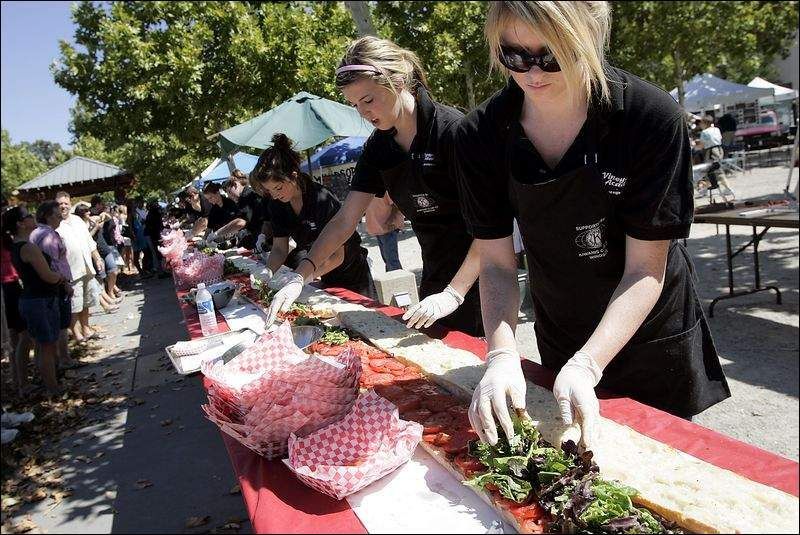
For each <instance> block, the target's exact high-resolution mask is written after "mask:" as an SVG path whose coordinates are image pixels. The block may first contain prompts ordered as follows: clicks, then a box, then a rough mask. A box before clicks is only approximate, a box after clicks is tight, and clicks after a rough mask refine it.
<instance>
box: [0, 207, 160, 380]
mask: <svg viewBox="0 0 800 535" xmlns="http://www.w3.org/2000/svg"><path fill="white" fill-rule="evenodd" d="M162 229H163V222H162V211H161V207H160V205H159V204H158V203H157V202H152V203H150V204H149V205H148V208H147V209H145V208H144V203H143V202H142V201H141V200H133V199H131V200H128V201H127V202H126V203H124V204H122V203H120V204H107V203H106V201H105V200H104V199H103V198H102V197H101V196H99V195H95V196H94V197H92V198H91V201H90V202H86V201H80V202H76V203H73V202H72V198H71V196H70V194H69V193H67V192H66V191H60V192H58V193H56V195H55V196H54V198H53V199H52V200H46V201H44V202H41V203H39V204H38V206H37V207H36V210H35V212H31V211H29V210H28V206H27V204H26V203H18V204H14V205H11V206H9V205H8V203H7V202H6V201H5V199H4V200H3V213H2V243H1V244H0V253H1V255H2V256H0V268H2V289H3V300H2V301H3V320H2V326H3V329H4V332H3V349H4V352H7V353H8V354H9V357H10V362H11V370H12V375H13V379H14V384H15V386H16V388H17V390H18V392H19V393H20V394H21V395H25V394H28V393H31V392H32V391H35V390H36V389H38V388H44V390H45V391H46V392H45V393H46V395H49V396H57V395H59V394H60V393H61V387H60V385H59V380H58V377H59V375H60V374H59V370H65V369H69V368H74V367H76V366H79V365H81V363H80V362H79V361H78V360H77V359H75V358H73V356H72V355H71V351H70V344H69V341H70V340H71V341H72V342H73V344H75V345H76V346H79V347H80V346H84V347H85V346H87V345H88V342H89V341H90V340H99V339H103V338H104V337H105V335H104V334H102V333H101V332H100V329H99V328H98V327H95V326H92V325H91V320H90V317H91V310H92V309H93V308H94V309H95V310H97V311H101V310H102V311H103V312H105V313H107V314H114V313H116V312H117V311H118V310H119V304H120V303H121V302H122V300H123V299H124V292H123V291H122V289H121V288H120V286H119V277H120V275H122V274H124V275H128V276H132V277H141V278H149V277H153V276H160V277H166V276H168V274H167V273H166V272H165V271H164V270H163V269H162V267H161V260H160V255H159V253H158V249H157V248H156V245H157V243H158V239H159V236H160V234H161V230H162ZM32 350H33V352H34V361H35V363H36V367H37V368H38V371H39V378H40V379H41V386H38V385H34V384H32V382H31V381H30V377H29V374H28V368H29V362H30V354H31V351H32Z"/></svg>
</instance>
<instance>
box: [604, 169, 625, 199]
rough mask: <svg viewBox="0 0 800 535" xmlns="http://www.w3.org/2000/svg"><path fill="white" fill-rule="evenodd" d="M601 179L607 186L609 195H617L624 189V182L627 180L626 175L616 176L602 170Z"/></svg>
mask: <svg viewBox="0 0 800 535" xmlns="http://www.w3.org/2000/svg"><path fill="white" fill-rule="evenodd" d="M603 181H604V182H605V184H606V188H608V193H609V194H611V195H619V194H620V193H622V190H623V189H625V183H626V182H627V181H628V179H627V177H624V176H623V177H618V176H616V175H614V174H613V173H611V172H609V171H603Z"/></svg>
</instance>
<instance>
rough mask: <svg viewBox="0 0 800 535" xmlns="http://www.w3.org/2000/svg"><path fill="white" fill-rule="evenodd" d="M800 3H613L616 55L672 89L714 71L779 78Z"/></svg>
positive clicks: (732, 76) (736, 77) (740, 77)
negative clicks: (779, 61) (775, 64)
mask: <svg viewBox="0 0 800 535" xmlns="http://www.w3.org/2000/svg"><path fill="white" fill-rule="evenodd" d="M797 25H798V2H624V1H619V2H613V28H612V32H611V45H610V59H611V62H612V63H614V64H615V65H617V66H619V67H621V68H623V69H626V70H629V71H631V72H633V73H635V74H637V75H639V76H641V77H643V78H645V79H648V80H650V81H652V82H654V83H656V84H658V85H659V86H661V87H663V88H664V89H666V90H670V89H672V88H674V87H678V88H679V95H680V100H681V102H683V87H682V82H684V81H687V80H689V79H690V78H692V76H694V75H696V74H702V73H704V72H711V73H712V74H715V75H717V76H719V77H721V78H725V79H727V80H730V81H733V82H739V83H745V84H746V83H747V82H749V81H750V80H751V79H752V78H753V77H754V76H763V77H765V78H773V77H774V76H773V75H774V73H773V72H772V71H771V67H770V64H771V63H772V61H773V59H774V58H775V56H776V55H785V54H786V52H787V49H788V47H789V46H790V44H791V41H792V38H793V36H794V34H795V32H796V31H797Z"/></svg>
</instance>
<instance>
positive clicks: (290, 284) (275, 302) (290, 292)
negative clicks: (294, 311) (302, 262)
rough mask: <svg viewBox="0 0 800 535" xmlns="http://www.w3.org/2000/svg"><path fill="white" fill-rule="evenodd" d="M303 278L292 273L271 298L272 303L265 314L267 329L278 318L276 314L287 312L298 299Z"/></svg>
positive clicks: (301, 289)
mask: <svg viewBox="0 0 800 535" xmlns="http://www.w3.org/2000/svg"><path fill="white" fill-rule="evenodd" d="M303 284H304V282H303V276H302V275H300V274H299V273H294V272H292V273H291V274H289V275H288V276H287V277H286V284H285V285H284V286H283V288H281V289H280V290H278V292H277V293H276V294H275V295H274V296H273V297H272V303H271V304H270V305H269V312H267V328H269V327H270V326H271V325H272V324H273V323H274V322H275V319H276V318H277V317H278V312H288V311H289V309H290V308H292V305H293V304H294V302H295V301H296V300H297V298H298V297H300V292H302V291H303Z"/></svg>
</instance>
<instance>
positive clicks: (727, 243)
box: [708, 225, 783, 318]
mask: <svg viewBox="0 0 800 535" xmlns="http://www.w3.org/2000/svg"><path fill="white" fill-rule="evenodd" d="M769 229H770V227H764V230H762V231H761V232H757V231H756V225H753V237H752V238H751V239H750V241H748V242H747V243H745V244H744V245H742V246H741V247H739V248H738V249H737V250H736V251H735V252H733V250H732V247H731V227H730V225H725V252H726V256H727V260H728V295H720V296H719V297H716V298H714V300H713V301H711V304H710V305H709V306H708V317H710V318H713V317H714V306H716V304H717V303H718V302H719V301H722V300H723V299H733V298H734V297H740V296H742V295H750V294H754V293H758V292H766V291H769V290H774V291H775V294H776V302H777V304H779V305H780V304H781V303H782V302H783V301H782V298H781V291H780V290H779V289H778V288H777V287H776V286H765V287H763V288H762V287H761V266H760V264H759V261H758V244H759V242H760V241H761V238H763V237H764V235H765V234H766V233H767V231H768V230H769ZM751 244H752V245H753V267H754V270H755V287H754V288H750V289H747V290H742V291H739V292H737V291H736V290H735V289H734V286H733V257H735V256H736V255H738V254H739V253H741V252H743V251H744V250H745V249H747V248H748V247H749V246H750V245H751Z"/></svg>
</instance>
